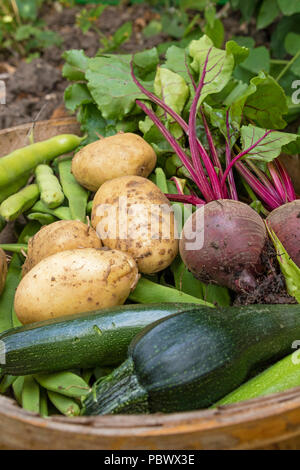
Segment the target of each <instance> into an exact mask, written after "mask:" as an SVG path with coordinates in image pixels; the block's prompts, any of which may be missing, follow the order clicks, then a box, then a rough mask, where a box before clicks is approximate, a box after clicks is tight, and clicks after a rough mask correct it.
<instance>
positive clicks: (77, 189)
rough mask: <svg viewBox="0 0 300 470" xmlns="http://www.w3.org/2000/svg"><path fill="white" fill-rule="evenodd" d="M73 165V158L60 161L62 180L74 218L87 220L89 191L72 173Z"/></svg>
mask: <svg viewBox="0 0 300 470" xmlns="http://www.w3.org/2000/svg"><path fill="white" fill-rule="evenodd" d="M71 166H72V161H71V160H64V161H61V162H59V164H58V170H59V176H60V182H61V185H62V187H63V191H64V193H65V196H66V198H67V199H68V201H69V206H70V211H71V217H72V219H73V220H80V221H81V222H86V206H87V201H88V197H89V191H87V190H86V189H85V188H83V187H82V186H80V184H79V183H77V181H76V179H75V178H74V176H73V175H72V173H71Z"/></svg>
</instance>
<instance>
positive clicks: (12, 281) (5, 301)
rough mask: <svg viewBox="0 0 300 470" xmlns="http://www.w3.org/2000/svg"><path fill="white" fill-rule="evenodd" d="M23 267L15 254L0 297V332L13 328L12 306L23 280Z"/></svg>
mask: <svg viewBox="0 0 300 470" xmlns="http://www.w3.org/2000/svg"><path fill="white" fill-rule="evenodd" d="M21 269H22V262H21V260H20V258H19V256H18V255H17V254H15V255H13V257H12V259H11V262H10V265H9V267H8V271H7V276H6V282H5V286H4V291H3V292H2V295H1V297H0V332H3V331H5V330H9V329H10V328H13V319H12V306H13V303H14V298H15V292H16V289H17V287H18V284H19V282H20V280H21Z"/></svg>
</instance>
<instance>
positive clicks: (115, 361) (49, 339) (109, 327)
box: [0, 303, 194, 375]
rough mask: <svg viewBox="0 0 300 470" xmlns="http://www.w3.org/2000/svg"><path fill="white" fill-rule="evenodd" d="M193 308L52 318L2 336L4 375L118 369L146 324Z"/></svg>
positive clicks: (153, 307)
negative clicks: (102, 368)
mask: <svg viewBox="0 0 300 470" xmlns="http://www.w3.org/2000/svg"><path fill="white" fill-rule="evenodd" d="M192 308H194V304H181V303H166V304H149V305H125V306H123V305H122V306H120V307H113V308H108V309H102V310H99V311H97V312H90V313H87V314H79V315H72V316H67V317H64V318H59V319H56V320H48V321H44V322H39V323H33V324H31V325H27V326H22V327H19V328H15V329H13V330H8V331H6V332H5V333H3V334H2V335H1V336H0V341H1V343H0V344H1V350H2V351H5V364H0V367H1V371H2V373H3V374H9V375H28V374H30V375H32V374H38V373H47V372H56V371H61V370H67V369H72V368H78V367H82V368H89V367H96V366H115V365H119V364H120V363H121V362H122V361H123V360H124V359H126V357H127V350H128V346H129V344H130V342H131V340H132V339H133V337H134V336H135V335H136V334H137V333H138V332H139V331H141V330H142V329H143V328H145V326H147V325H149V324H150V323H152V322H153V321H156V320H159V319H161V318H164V317H166V316H168V315H171V314H174V313H176V312H180V311H183V310H188V309H189V310H190V309H192Z"/></svg>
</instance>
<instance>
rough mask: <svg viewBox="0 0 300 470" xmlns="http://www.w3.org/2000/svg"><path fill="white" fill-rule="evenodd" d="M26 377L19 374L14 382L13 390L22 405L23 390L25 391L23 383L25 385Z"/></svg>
mask: <svg viewBox="0 0 300 470" xmlns="http://www.w3.org/2000/svg"><path fill="white" fill-rule="evenodd" d="M24 380H25V377H23V376H19V377H17V378H16V380H15V381H14V383H13V384H12V388H13V392H14V396H15V399H16V400H17V403H18V404H19V405H20V406H22V392H23V385H24Z"/></svg>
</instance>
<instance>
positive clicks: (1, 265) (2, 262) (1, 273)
mask: <svg viewBox="0 0 300 470" xmlns="http://www.w3.org/2000/svg"><path fill="white" fill-rule="evenodd" d="M6 274H7V261H6V254H5V252H4V251H3V250H2V248H0V294H2V292H3V289H4V286H5V281H6Z"/></svg>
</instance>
